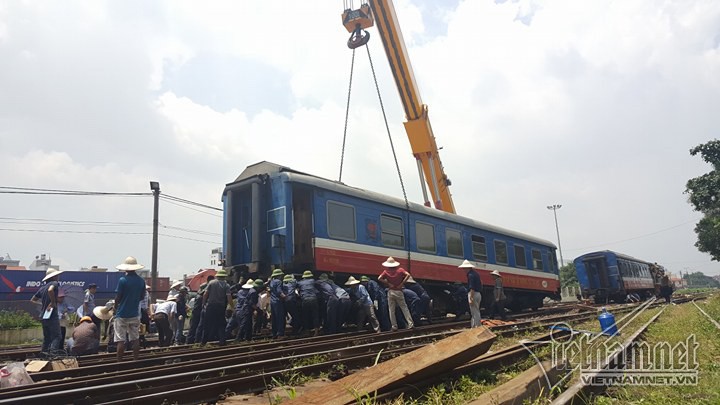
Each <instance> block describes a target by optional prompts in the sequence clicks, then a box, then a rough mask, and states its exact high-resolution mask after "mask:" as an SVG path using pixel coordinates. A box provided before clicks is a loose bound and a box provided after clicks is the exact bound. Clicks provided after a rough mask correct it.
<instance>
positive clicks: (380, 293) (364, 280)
mask: <svg viewBox="0 0 720 405" xmlns="http://www.w3.org/2000/svg"><path fill="white" fill-rule="evenodd" d="M360 283H361V284H362V285H364V286H365V288H366V289H367V291H368V294H369V295H370V299H371V300H372V301H373V305H375V314H376V315H377V318H378V323H380V330H381V331H383V332H387V331H389V330H390V328H391V326H392V325H391V324H390V313H389V312H388V311H389V309H388V302H387V291H386V289H385V288H383V287H381V286H380V284H379V283H378V282H377V281H375V280H371V279H370V277H368V276H362V277H360Z"/></svg>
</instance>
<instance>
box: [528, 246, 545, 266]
mask: <svg viewBox="0 0 720 405" xmlns="http://www.w3.org/2000/svg"><path fill="white" fill-rule="evenodd" d="M531 252H532V261H533V269H535V270H537V271H543V261H542V253H540V250H539V249H532V250H531Z"/></svg>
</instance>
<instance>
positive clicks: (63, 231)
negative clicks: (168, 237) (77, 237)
mask: <svg viewBox="0 0 720 405" xmlns="http://www.w3.org/2000/svg"><path fill="white" fill-rule="evenodd" d="M0 231H8V232H41V233H91V234H114V235H152V232H121V231H70V230H54V229H15V228H0Z"/></svg>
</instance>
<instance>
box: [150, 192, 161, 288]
mask: <svg viewBox="0 0 720 405" xmlns="http://www.w3.org/2000/svg"><path fill="white" fill-rule="evenodd" d="M150 190H152V192H153V200H154V204H153V239H152V269H150V280H151V281H150V283H151V285H150V287H151V288H152V296H153V298H156V299H157V274H158V271H157V265H158V257H157V254H158V223H159V221H158V211H159V206H160V183H158V182H157V181H151V182H150Z"/></svg>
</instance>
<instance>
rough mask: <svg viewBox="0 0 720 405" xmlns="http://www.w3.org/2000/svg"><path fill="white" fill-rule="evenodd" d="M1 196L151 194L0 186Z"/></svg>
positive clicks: (148, 194)
mask: <svg viewBox="0 0 720 405" xmlns="http://www.w3.org/2000/svg"><path fill="white" fill-rule="evenodd" d="M0 193H2V194H40V195H83V196H84V195H87V196H133V197H135V196H150V195H152V193H119V192H107V191H83V190H59V189H50V188H29V187H8V186H0Z"/></svg>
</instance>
